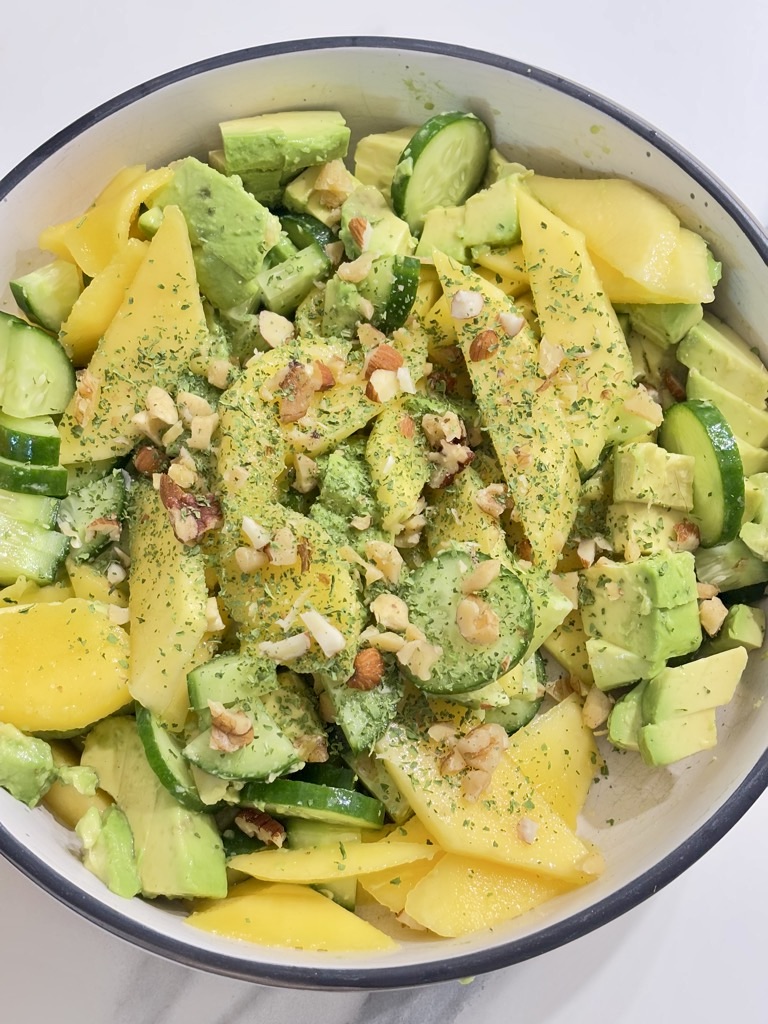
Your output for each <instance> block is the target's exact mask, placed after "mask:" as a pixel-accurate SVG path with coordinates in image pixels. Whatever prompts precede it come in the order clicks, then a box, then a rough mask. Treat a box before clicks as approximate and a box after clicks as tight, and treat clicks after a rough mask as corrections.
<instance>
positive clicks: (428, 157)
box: [392, 111, 491, 234]
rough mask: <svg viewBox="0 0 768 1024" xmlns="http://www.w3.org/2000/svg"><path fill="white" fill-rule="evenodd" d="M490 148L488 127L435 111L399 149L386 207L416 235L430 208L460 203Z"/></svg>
mask: <svg viewBox="0 0 768 1024" xmlns="http://www.w3.org/2000/svg"><path fill="white" fill-rule="evenodd" d="M490 151H491V133H490V132H489V130H488V126H487V125H486V124H485V123H484V122H483V121H481V120H480V118H479V117H476V116H475V115H474V114H468V113H464V112H462V111H450V112H448V113H445V114H436V115H435V116H434V117H431V118H430V119H429V120H428V121H426V122H425V123H424V124H423V125H422V126H421V128H419V129H418V131H417V132H416V134H415V135H414V136H413V138H412V139H411V141H410V142H409V143H408V145H407V146H406V147H405V149H404V150H403V152H402V155H401V157H400V160H399V161H398V164H397V167H396V168H395V174H394V177H393V179H392V206H393V208H394V211H395V213H396V214H397V215H398V217H402V218H403V220H406V221H407V222H408V226H409V227H410V229H411V231H412V232H414V234H418V233H419V232H420V231H421V229H422V227H423V225H424V218H425V217H426V215H427V213H429V211H430V210H432V209H434V207H436V206H460V205H461V204H462V203H463V202H464V200H465V199H467V198H468V197H469V196H471V195H472V193H473V192H475V191H477V189H478V187H479V186H480V183H481V182H482V180H483V175H484V174H485V168H486V165H487V163H488V154H489V153H490Z"/></svg>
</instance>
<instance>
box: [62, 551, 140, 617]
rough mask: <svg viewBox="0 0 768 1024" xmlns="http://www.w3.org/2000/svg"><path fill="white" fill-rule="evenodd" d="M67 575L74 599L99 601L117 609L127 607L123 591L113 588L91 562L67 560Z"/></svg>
mask: <svg viewBox="0 0 768 1024" xmlns="http://www.w3.org/2000/svg"><path fill="white" fill-rule="evenodd" d="M66 565H67V575H68V576H69V583H70V587H71V589H72V591H73V593H74V596H75V597H81V598H84V599H85V600H86V601H100V602H101V603H102V604H114V605H117V607H118V608H127V607H128V598H127V596H126V594H125V592H124V591H122V590H119V589H118V588H117V587H113V586H112V584H111V583H110V582H109V580H108V579H107V577H106V576H105V575H104V573H103V572H99V570H98V569H97V568H95V567H94V565H93V563H92V562H76V561H75V560H74V559H73V558H68V559H67V563H66Z"/></svg>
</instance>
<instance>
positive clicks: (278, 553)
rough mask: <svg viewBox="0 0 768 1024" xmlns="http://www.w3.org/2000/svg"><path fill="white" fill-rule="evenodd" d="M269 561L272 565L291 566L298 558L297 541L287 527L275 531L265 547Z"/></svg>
mask: <svg viewBox="0 0 768 1024" xmlns="http://www.w3.org/2000/svg"><path fill="white" fill-rule="evenodd" d="M267 552H268V554H269V560H270V562H271V563H272V564H273V565H293V564H294V563H295V561H296V559H297V558H298V557H299V550H298V541H297V540H296V536H295V534H294V533H293V531H292V530H291V529H290V527H288V526H281V527H280V529H279V530H276V531H275V534H274V536H273V537H272V539H271V540H270V542H269V545H268V547H267Z"/></svg>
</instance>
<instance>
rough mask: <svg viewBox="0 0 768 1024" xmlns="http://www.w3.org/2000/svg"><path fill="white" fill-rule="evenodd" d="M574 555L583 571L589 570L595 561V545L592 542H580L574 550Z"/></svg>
mask: <svg viewBox="0 0 768 1024" xmlns="http://www.w3.org/2000/svg"><path fill="white" fill-rule="evenodd" d="M576 554H577V555H578V556H579V561H580V562H581V564H582V565H583V566H584V568H585V569H587V568H589V566H590V565H592V564H593V563H594V561H595V557H596V555H597V545H596V544H595V542H594V540H591V539H590V540H580V541H579V546H578V547H577V548H576Z"/></svg>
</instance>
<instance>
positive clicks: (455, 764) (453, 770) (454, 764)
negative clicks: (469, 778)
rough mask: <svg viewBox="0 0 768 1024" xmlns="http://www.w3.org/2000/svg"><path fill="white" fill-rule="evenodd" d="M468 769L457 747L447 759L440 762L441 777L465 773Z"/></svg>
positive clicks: (450, 752) (448, 754) (446, 756)
mask: <svg viewBox="0 0 768 1024" xmlns="http://www.w3.org/2000/svg"><path fill="white" fill-rule="evenodd" d="M466 767H467V762H466V761H465V760H464V758H463V757H462V756H461V754H460V753H459V752H458V750H457V749H456V747H454V748H453V750H451V751H449V752H448V753H447V754H446V755H445V757H444V758H443V759H442V760H441V761H440V774H441V775H457V774H458V773H459V772H462V771H464V769H465V768H466Z"/></svg>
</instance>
